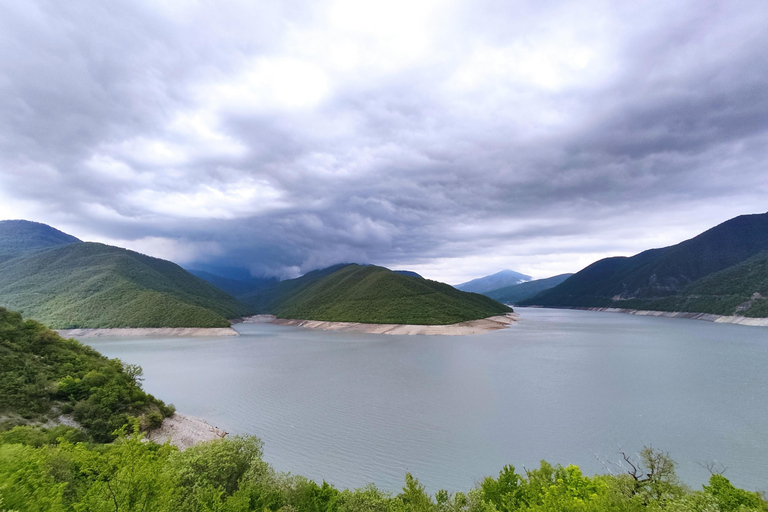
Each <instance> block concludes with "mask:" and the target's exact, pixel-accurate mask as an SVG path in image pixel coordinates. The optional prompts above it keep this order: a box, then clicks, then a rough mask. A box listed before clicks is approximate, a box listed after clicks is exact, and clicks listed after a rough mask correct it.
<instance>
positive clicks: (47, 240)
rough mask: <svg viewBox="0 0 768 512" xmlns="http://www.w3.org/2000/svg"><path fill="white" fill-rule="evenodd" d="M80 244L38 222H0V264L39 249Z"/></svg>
mask: <svg viewBox="0 0 768 512" xmlns="http://www.w3.org/2000/svg"><path fill="white" fill-rule="evenodd" d="M77 242H80V240H78V239H77V238H75V237H73V236H72V235H68V234H66V233H63V232H61V231H59V230H58V229H55V228H52V227H51V226H47V225H45V224H41V223H39V222H30V221H28V220H3V221H0V262H3V261H6V260H9V259H11V258H16V257H18V256H23V255H25V254H29V253H31V252H35V251H39V250H41V249H49V248H51V247H57V246H60V245H67V244H73V243H77Z"/></svg>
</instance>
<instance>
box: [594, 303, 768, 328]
mask: <svg viewBox="0 0 768 512" xmlns="http://www.w3.org/2000/svg"><path fill="white" fill-rule="evenodd" d="M586 309H588V310H589V311H607V312H609V313H626V314H628V315H640V316H662V317H666V318H689V319H691V320H704V321H706V322H716V323H718V324H737V325H749V326H753V327H768V318H747V317H744V316H723V315H712V314H710V313H683V312H672V311H647V310H641V309H622V308H586Z"/></svg>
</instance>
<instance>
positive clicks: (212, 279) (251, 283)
mask: <svg viewBox="0 0 768 512" xmlns="http://www.w3.org/2000/svg"><path fill="white" fill-rule="evenodd" d="M187 272H189V273H190V274H192V275H193V276H197V277H199V278H200V279H204V280H205V281H208V282H209V283H211V284H212V285H213V286H215V287H216V288H219V289H220V290H224V291H225V292H227V293H228V294H230V295H232V296H233V297H238V296H241V295H250V294H253V293H255V292H258V291H260V290H264V289H266V288H270V287H272V286H275V285H276V284H277V283H279V282H280V281H279V280H278V279H277V278H276V277H263V278H258V277H248V278H245V279H232V278H229V277H223V276H219V275H216V274H212V273H210V272H206V271H205V270H193V269H187Z"/></svg>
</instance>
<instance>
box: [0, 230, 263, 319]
mask: <svg viewBox="0 0 768 512" xmlns="http://www.w3.org/2000/svg"><path fill="white" fill-rule="evenodd" d="M29 224H35V223H29ZM26 227H30V226H28V225H27V226H26ZM33 227H34V228H35V229H37V230H39V232H41V233H43V234H45V233H48V234H51V236H50V237H48V238H45V237H40V236H35V235H34V233H33V234H32V235H30V236H26V235H24V236H19V235H17V234H16V233H17V232H18V231H17V230H11V236H10V237H9V238H10V239H11V240H10V243H9V241H8V239H4V238H3V237H2V236H0V245H4V246H6V247H7V246H17V247H20V244H18V243H16V242H14V240H19V239H22V240H25V239H26V240H31V242H29V243H27V245H26V246H25V247H26V248H27V249H29V248H30V247H32V246H34V244H37V246H38V247H39V246H40V245H42V244H44V243H46V242H45V240H49V241H51V240H52V243H51V245H53V247H51V248H48V249H41V250H37V251H36V252H28V251H27V253H26V254H24V255H22V256H19V257H16V258H13V259H9V260H6V261H4V262H1V263H0V306H2V307H6V308H8V309H14V310H19V311H22V312H23V313H24V316H26V317H29V318H33V319H35V320H38V321H41V322H44V323H46V324H48V325H50V326H51V327H53V328H72V327H94V328H95V327H225V326H228V325H229V322H228V321H227V319H228V318H235V317H239V316H244V315H247V314H248V313H250V308H248V307H247V306H245V305H244V304H242V303H240V302H238V301H237V300H236V299H235V298H233V297H232V296H230V295H228V294H226V293H225V292H223V291H221V290H219V289H218V288H216V287H215V286H212V285H211V284H209V283H207V282H205V281H203V280H202V279H200V278H197V277H195V276H193V275H191V274H190V273H188V272H187V271H185V270H184V269H182V268H181V267H179V266H178V265H176V264H175V263H171V262H170V261H165V260H161V259H158V258H152V257H150V256H145V255H143V254H139V253H137V252H133V251H129V250H126V249H121V248H118V247H112V246H109V245H104V244H97V243H89V242H79V241H78V240H77V239H75V238H74V237H69V236H68V235H65V234H64V233H61V232H60V231H57V230H55V229H53V228H50V227H49V226H45V225H43V224H41V225H37V226H33ZM62 235H63V236H62ZM40 240H43V242H40ZM57 240H59V241H64V242H68V241H69V240H74V241H75V242H77V243H66V244H62V243H59V244H58V245H56V244H55V242H56V241H57Z"/></svg>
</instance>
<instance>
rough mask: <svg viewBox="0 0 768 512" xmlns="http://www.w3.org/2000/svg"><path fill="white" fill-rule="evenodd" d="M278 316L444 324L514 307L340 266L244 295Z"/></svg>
mask: <svg viewBox="0 0 768 512" xmlns="http://www.w3.org/2000/svg"><path fill="white" fill-rule="evenodd" d="M243 300H244V301H246V302H247V303H248V304H249V305H251V306H253V307H254V308H255V309H256V310H257V311H258V312H262V313H272V314H274V315H277V316H278V317H280V318H298V319H303V320H325V321H336V322H361V323H385V324H418V325H443V324H452V323H457V322H462V321H466V320H476V319H478V318H486V317H489V316H493V315H499V314H504V313H507V312H509V311H511V310H510V309H509V308H508V307H507V306H504V305H503V304H500V303H498V302H496V301H494V300H492V299H490V298H488V297H485V296H483V295H479V294H475V293H466V292H462V291H459V290H456V289H455V288H453V287H452V286H450V285H447V284H443V283H438V282H436V281H430V280H428V279H423V278H420V277H413V276H410V275H403V274H402V273H398V272H393V271H391V270H388V269H386V268H383V267H376V266H372V265H368V266H361V265H355V264H349V265H336V266H334V267H329V268H327V269H323V270H317V271H314V272H309V273H308V274H306V275H304V276H303V277H300V278H298V279H292V280H289V281H283V282H282V283H280V284H279V285H278V286H276V287H274V288H273V289H271V290H266V291H265V292H263V293H261V294H258V295H255V296H252V297H250V298H244V299H243Z"/></svg>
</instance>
